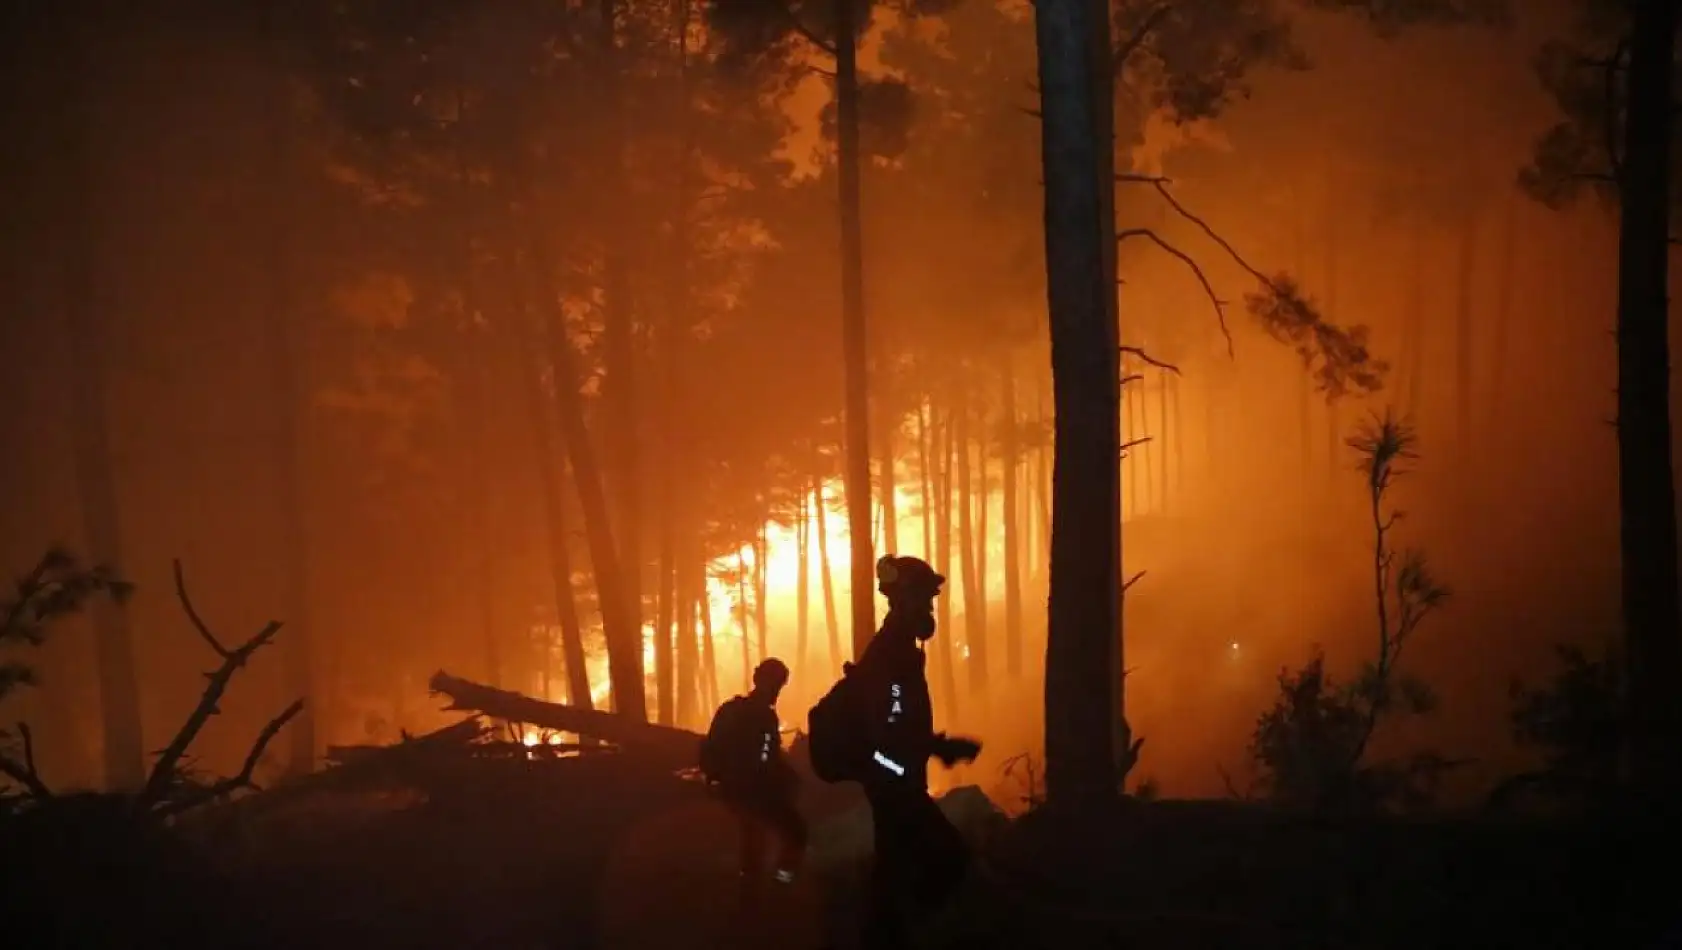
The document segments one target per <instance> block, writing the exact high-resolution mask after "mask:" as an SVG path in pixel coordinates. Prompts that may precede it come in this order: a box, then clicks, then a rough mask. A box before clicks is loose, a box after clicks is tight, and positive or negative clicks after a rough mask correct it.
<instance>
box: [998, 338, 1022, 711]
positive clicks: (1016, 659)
mask: <svg viewBox="0 0 1682 950" xmlns="http://www.w3.org/2000/svg"><path fill="white" fill-rule="evenodd" d="M1010 356H1011V354H1010V351H1009V350H1006V351H1005V359H1004V374H1003V378H1002V380H1001V382H1002V385H1001V386H1000V389H999V396H1000V400H999V401H1000V403H1001V404H1002V405H1001V412H1002V413H1003V415H1004V429H1003V430H1002V433H1001V434H1002V435H1003V436H1004V438H1003V439H1002V440H1001V441H1000V445H999V448H1000V454H1001V455H1002V461H1001V463H1000V467H1001V469H1002V470H1003V478H1004V484H1003V486H1002V495H1003V497H1002V498H1001V499H1000V504H1002V505H1003V506H1004V510H1003V511H1002V512H1001V513H1000V515H999V520H1000V521H1001V522H1002V523H1003V524H1004V544H1005V551H1004V555H1005V673H1006V674H1007V675H1008V676H1009V677H1010V678H1011V679H1012V680H1015V679H1016V678H1017V677H1019V676H1021V675H1022V552H1021V550H1020V545H1021V543H1022V542H1021V538H1022V532H1021V528H1022V526H1021V521H1020V519H1021V517H1022V510H1021V506H1019V505H1018V504H1017V485H1018V479H1019V478H1020V476H1021V472H1022V450H1021V446H1020V438H1021V431H1020V428H1019V424H1018V422H1017V418H1016V371H1015V367H1014V366H1013V365H1012V363H1011V359H1010Z"/></svg>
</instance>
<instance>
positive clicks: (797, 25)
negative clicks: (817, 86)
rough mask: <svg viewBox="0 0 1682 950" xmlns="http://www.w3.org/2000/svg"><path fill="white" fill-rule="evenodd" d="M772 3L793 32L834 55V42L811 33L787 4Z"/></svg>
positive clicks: (819, 48)
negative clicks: (828, 41)
mask: <svg viewBox="0 0 1682 950" xmlns="http://www.w3.org/2000/svg"><path fill="white" fill-rule="evenodd" d="M773 5H774V6H775V7H776V8H777V9H779V10H781V11H782V13H783V17H784V18H785V19H787V20H788V25H789V29H791V30H793V31H794V32H795V33H798V34H799V35H800V38H801V39H803V40H805V41H806V42H808V43H810V44H812V45H813V46H814V47H816V48H817V49H818V50H820V51H822V52H825V53H828V54H829V55H831V56H834V55H835V44H833V43H826V42H824V41H823V39H822V38H820V37H819V36H818V35H817V34H816V33H813V32H812V30H811V28H809V27H808V26H806V24H805V23H802V22H801V21H800V17H798V16H796V15H795V13H794V9H793V8H792V7H790V6H789V5H788V4H786V3H782V2H777V3H775V4H773ZM831 75H833V74H831Z"/></svg>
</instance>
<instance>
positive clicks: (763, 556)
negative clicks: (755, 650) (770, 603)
mask: <svg viewBox="0 0 1682 950" xmlns="http://www.w3.org/2000/svg"><path fill="white" fill-rule="evenodd" d="M769 531H770V525H769V523H768V522H761V523H760V525H759V538H758V540H757V541H756V542H755V543H754V549H753V632H754V633H755V634H756V635H757V636H758V638H759V658H760V659H761V660H763V659H765V658H766V657H769V656H770V655H771V643H770V633H769V632H768V629H767V627H768V625H767V623H766V616H765V610H766V605H765V593H766V578H765V569H766V564H765V562H766V560H767V559H768V558H769V557H770V556H771V539H770V537H769V536H768V532H769Z"/></svg>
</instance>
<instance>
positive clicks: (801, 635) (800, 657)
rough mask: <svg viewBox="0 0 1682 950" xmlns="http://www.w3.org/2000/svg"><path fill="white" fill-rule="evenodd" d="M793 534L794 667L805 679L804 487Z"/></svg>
mask: <svg viewBox="0 0 1682 950" xmlns="http://www.w3.org/2000/svg"><path fill="white" fill-rule="evenodd" d="M794 537H795V546H796V547H798V548H799V549H800V550H799V551H798V552H797V553H796V555H795V572H796V573H797V574H798V575H799V576H798V577H796V578H795V579H794V638H795V639H794V668H795V670H797V671H798V672H799V675H800V676H801V677H802V678H803V679H806V680H808V681H809V680H810V678H811V673H812V671H811V668H810V667H809V666H808V665H807V663H808V662H809V661H810V658H811V654H810V653H809V652H808V650H809V648H810V644H811V642H812V499H811V496H810V495H809V494H807V492H806V491H805V489H802V490H801V492H800V513H799V514H797V515H795V518H794Z"/></svg>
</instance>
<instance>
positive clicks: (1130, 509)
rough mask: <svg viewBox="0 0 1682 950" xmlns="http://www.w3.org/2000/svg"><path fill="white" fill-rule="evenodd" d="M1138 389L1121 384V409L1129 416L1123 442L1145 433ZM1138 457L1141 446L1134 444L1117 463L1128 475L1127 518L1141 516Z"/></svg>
mask: <svg viewBox="0 0 1682 950" xmlns="http://www.w3.org/2000/svg"><path fill="white" fill-rule="evenodd" d="M1136 389H1137V387H1135V386H1134V385H1133V384H1132V383H1131V382H1125V383H1122V384H1121V409H1122V412H1123V414H1124V415H1126V417H1127V422H1126V425H1125V426H1124V427H1123V428H1122V430H1121V435H1120V438H1121V440H1122V443H1123V444H1125V443H1128V442H1131V441H1133V440H1134V439H1137V438H1139V437H1140V436H1142V435H1144V432H1143V431H1142V430H1143V429H1144V427H1143V426H1141V425H1140V424H1139V394H1138V393H1137V392H1136V391H1135V390H1136ZM1138 458H1139V447H1138V446H1134V447H1133V448H1131V449H1128V450H1127V454H1126V455H1124V456H1123V457H1122V459H1121V460H1120V461H1119V462H1118V463H1117V464H1119V465H1120V466H1121V467H1122V469H1123V474H1124V475H1125V476H1126V477H1127V507H1126V508H1124V509H1122V512H1123V517H1126V518H1137V517H1139V504H1140V502H1139V482H1140V479H1139V478H1138V477H1137V474H1136V473H1137V472H1138V470H1139V467H1138V465H1137V464H1136V463H1137V461H1138Z"/></svg>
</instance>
